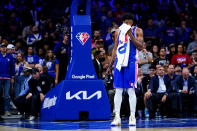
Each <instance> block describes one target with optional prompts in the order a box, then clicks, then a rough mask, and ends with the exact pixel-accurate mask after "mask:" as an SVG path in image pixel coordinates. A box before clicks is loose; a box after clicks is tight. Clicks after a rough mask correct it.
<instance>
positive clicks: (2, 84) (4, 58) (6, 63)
mask: <svg viewBox="0 0 197 131" xmlns="http://www.w3.org/2000/svg"><path fill="white" fill-rule="evenodd" d="M6 46H7V45H6V44H4V43H2V44H1V47H0V51H1V52H0V94H2V93H1V90H2V88H3V89H4V111H5V115H7V116H9V115H11V114H10V112H9V110H10V108H9V105H10V84H11V80H12V81H13V79H14V72H15V71H14V69H15V68H14V60H13V57H12V55H10V54H7V53H6Z"/></svg>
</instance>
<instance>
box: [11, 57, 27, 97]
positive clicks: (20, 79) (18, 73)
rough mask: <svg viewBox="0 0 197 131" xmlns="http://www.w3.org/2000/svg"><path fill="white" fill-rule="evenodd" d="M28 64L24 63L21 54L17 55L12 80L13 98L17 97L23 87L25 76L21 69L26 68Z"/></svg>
mask: <svg viewBox="0 0 197 131" xmlns="http://www.w3.org/2000/svg"><path fill="white" fill-rule="evenodd" d="M28 66H29V65H28V63H27V62H26V61H25V57H24V55H23V53H18V54H17V58H16V63H15V79H14V94H15V98H16V97H17V96H18V95H19V93H20V92H21V90H22V88H23V87H24V81H25V76H24V73H23V69H24V68H25V67H28Z"/></svg>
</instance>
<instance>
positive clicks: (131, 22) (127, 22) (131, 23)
mask: <svg viewBox="0 0 197 131" xmlns="http://www.w3.org/2000/svg"><path fill="white" fill-rule="evenodd" d="M125 23H126V24H127V25H130V26H132V25H133V20H131V19H130V20H125Z"/></svg>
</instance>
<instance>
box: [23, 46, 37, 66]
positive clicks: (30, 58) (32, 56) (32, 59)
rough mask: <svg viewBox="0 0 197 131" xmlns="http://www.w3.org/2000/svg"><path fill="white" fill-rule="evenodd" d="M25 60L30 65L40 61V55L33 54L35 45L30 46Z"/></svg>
mask: <svg viewBox="0 0 197 131" xmlns="http://www.w3.org/2000/svg"><path fill="white" fill-rule="evenodd" d="M25 60H26V61H27V63H28V64H29V66H30V67H34V65H35V64H37V63H38V56H37V55H35V54H33V47H32V46H28V48H27V55H26V56H25Z"/></svg>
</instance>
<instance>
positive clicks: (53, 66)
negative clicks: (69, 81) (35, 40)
mask: <svg viewBox="0 0 197 131" xmlns="http://www.w3.org/2000/svg"><path fill="white" fill-rule="evenodd" d="M45 65H46V66H47V68H48V73H49V75H51V76H53V78H54V79H55V84H56V85H57V83H58V76H59V61H58V60H57V59H56V58H55V56H54V54H53V51H52V50H50V49H49V50H48V51H47V55H46V59H45Z"/></svg>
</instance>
